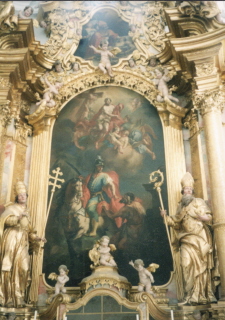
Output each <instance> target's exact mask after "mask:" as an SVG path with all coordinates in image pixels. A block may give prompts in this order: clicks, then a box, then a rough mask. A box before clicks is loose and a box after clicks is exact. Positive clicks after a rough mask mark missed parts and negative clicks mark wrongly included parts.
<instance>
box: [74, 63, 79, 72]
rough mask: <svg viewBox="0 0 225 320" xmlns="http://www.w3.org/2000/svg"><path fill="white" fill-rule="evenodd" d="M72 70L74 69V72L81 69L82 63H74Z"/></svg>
mask: <svg viewBox="0 0 225 320" xmlns="http://www.w3.org/2000/svg"><path fill="white" fill-rule="evenodd" d="M72 70H73V71H74V72H77V71H79V70H80V65H79V63H77V62H74V63H73V65H72Z"/></svg>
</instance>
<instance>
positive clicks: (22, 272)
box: [0, 203, 37, 307]
mask: <svg viewBox="0 0 225 320" xmlns="http://www.w3.org/2000/svg"><path fill="white" fill-rule="evenodd" d="M25 212H26V213H27V208H26V207H24V206H21V205H20V204H18V203H15V204H13V205H10V206H9V207H7V208H6V210H5V211H4V212H3V214H2V215H1V217H0V248H1V252H0V272H1V274H0V304H1V305H4V306H14V307H18V306H21V305H23V304H24V301H25V300H26V299H25V292H26V288H27V286H28V284H29V280H30V256H29V246H30V244H31V243H34V244H35V242H36V241H37V240H36V231H35V230H34V229H33V228H32V227H31V224H30V222H29V215H28V217H26V216H24V217H23V218H22V219H19V217H20V215H21V214H22V213H25Z"/></svg>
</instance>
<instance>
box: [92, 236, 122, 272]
mask: <svg viewBox="0 0 225 320" xmlns="http://www.w3.org/2000/svg"><path fill="white" fill-rule="evenodd" d="M115 250H116V247H115V245H114V244H109V237H108V236H103V237H101V239H100V240H98V241H97V242H96V244H95V245H94V247H93V249H91V250H90V251H89V258H90V259H91V261H92V262H93V264H92V265H91V269H94V268H95V267H98V266H111V267H116V266H117V264H116V262H115V260H114V258H113V256H112V255H111V253H110V251H115Z"/></svg>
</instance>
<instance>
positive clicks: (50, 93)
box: [36, 73, 63, 108]
mask: <svg viewBox="0 0 225 320" xmlns="http://www.w3.org/2000/svg"><path fill="white" fill-rule="evenodd" d="M47 75H48V73H46V74H45V75H44V77H43V80H44V83H45V84H46V86H47V89H45V92H44V94H43V99H41V100H40V101H39V102H37V103H36V106H40V105H41V106H46V107H48V108H53V107H54V106H55V104H56V103H55V100H54V97H55V95H57V94H58V93H59V91H58V90H59V89H60V88H61V87H62V85H63V83H62V82H58V81H56V82H55V84H52V83H50V82H49V80H48V78H47ZM37 98H39V95H38V96H37Z"/></svg>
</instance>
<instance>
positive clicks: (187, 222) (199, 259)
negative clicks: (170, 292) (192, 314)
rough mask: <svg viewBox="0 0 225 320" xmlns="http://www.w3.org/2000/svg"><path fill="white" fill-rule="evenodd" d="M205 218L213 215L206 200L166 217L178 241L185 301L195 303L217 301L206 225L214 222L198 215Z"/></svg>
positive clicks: (197, 201)
mask: <svg viewBox="0 0 225 320" xmlns="http://www.w3.org/2000/svg"><path fill="white" fill-rule="evenodd" d="M206 215H207V216H208V217H209V216H211V212H210V209H209V208H208V206H207V205H206V203H205V201H204V200H202V199H199V198H194V199H193V201H192V202H191V203H189V205H188V206H186V207H182V206H181V204H179V206H178V210H177V213H176V215H175V216H167V222H168V225H170V226H172V227H173V228H174V230H175V234H176V238H177V240H178V241H179V250H180V257H181V268H182V272H183V282H184V292H185V300H187V302H189V303H192V304H206V303H208V302H209V303H210V302H215V301H216V298H215V297H214V294H213V292H212V286H211V269H212V268H213V256H212V254H213V252H212V251H213V250H212V249H213V248H212V236H211V234H210V230H209V228H208V226H207V224H210V222H211V220H210V221H206V222H205V221H200V220H198V216H206Z"/></svg>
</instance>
